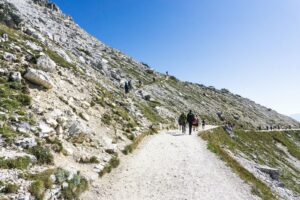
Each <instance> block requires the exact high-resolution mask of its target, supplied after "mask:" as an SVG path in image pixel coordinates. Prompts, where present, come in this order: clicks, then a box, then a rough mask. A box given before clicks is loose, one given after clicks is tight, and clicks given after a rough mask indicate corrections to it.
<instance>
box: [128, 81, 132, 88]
mask: <svg viewBox="0 0 300 200" xmlns="http://www.w3.org/2000/svg"><path fill="white" fill-rule="evenodd" d="M128 89H129V90H132V84H131V80H129V81H128Z"/></svg>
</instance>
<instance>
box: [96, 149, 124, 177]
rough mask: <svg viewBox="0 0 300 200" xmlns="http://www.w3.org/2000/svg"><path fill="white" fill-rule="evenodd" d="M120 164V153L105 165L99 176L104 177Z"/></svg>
mask: <svg viewBox="0 0 300 200" xmlns="http://www.w3.org/2000/svg"><path fill="white" fill-rule="evenodd" d="M119 164H120V160H119V158H118V155H117V154H116V155H113V156H112V157H111V159H110V160H109V162H108V163H107V164H106V165H105V166H104V168H103V169H102V171H101V172H100V173H99V176H100V177H102V176H104V175H105V174H107V173H110V172H111V170H112V169H114V168H117V167H118V166H119Z"/></svg>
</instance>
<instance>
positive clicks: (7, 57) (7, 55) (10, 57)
mask: <svg viewBox="0 0 300 200" xmlns="http://www.w3.org/2000/svg"><path fill="white" fill-rule="evenodd" d="M3 58H4V59H5V60H7V61H14V60H16V56H15V55H14V54H12V53H8V52H4V54H3Z"/></svg>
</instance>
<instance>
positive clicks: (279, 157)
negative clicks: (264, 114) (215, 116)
mask: <svg viewBox="0 0 300 200" xmlns="http://www.w3.org/2000/svg"><path fill="white" fill-rule="evenodd" d="M234 133H235V136H236V137H235V138H234V139H232V138H230V137H229V135H228V134H227V133H226V132H225V131H224V130H223V128H218V129H215V130H213V131H207V132H204V133H201V137H202V138H203V139H205V140H207V141H208V149H209V150H211V151H212V152H214V153H216V154H217V155H219V156H220V157H221V158H222V159H223V160H224V161H225V162H226V163H228V165H229V166H230V167H231V168H232V169H233V170H234V171H235V172H236V173H237V174H238V175H239V176H240V177H241V178H242V179H243V180H246V181H247V182H248V183H249V184H250V185H252V186H253V188H254V189H253V191H256V192H255V193H257V191H260V192H259V194H260V196H261V197H262V198H263V199H271V196H270V194H271V191H269V192H268V190H269V189H267V185H265V184H264V183H263V184H262V182H260V181H258V180H257V179H256V178H255V177H254V176H251V174H249V173H250V172H248V171H247V170H246V169H243V167H242V166H240V164H239V163H238V162H236V161H235V160H234V159H233V158H232V157H230V155H229V154H228V153H227V151H226V150H225V149H228V150H230V151H231V152H233V153H237V154H238V153H240V152H242V153H243V154H244V155H246V156H247V157H248V159H250V160H252V161H254V162H256V163H257V164H260V165H267V166H270V167H274V168H277V169H279V170H280V177H279V179H280V181H281V182H282V183H284V185H285V187H287V188H288V189H290V190H292V191H294V192H295V193H297V194H300V187H299V185H298V184H297V180H299V179H300V172H299V170H298V169H297V168H295V167H294V166H293V164H291V163H290V162H289V161H288V160H287V157H288V155H286V153H285V152H284V151H283V150H282V149H281V148H279V147H278V145H276V144H277V143H281V144H282V145H283V146H285V147H286V148H287V150H288V152H289V153H290V154H291V155H292V156H294V157H295V158H297V159H299V153H300V149H299V147H298V146H297V145H296V144H295V138H297V137H298V135H299V132H297V131H290V132H255V131H250V132H245V131H243V130H235V132H234Z"/></svg>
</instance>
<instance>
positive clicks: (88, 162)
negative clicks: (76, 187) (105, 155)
mask: <svg viewBox="0 0 300 200" xmlns="http://www.w3.org/2000/svg"><path fill="white" fill-rule="evenodd" d="M79 162H80V163H83V164H90V163H99V160H98V158H97V157H96V156H92V157H90V159H88V160H83V159H82V158H81V159H80V160H79Z"/></svg>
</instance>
